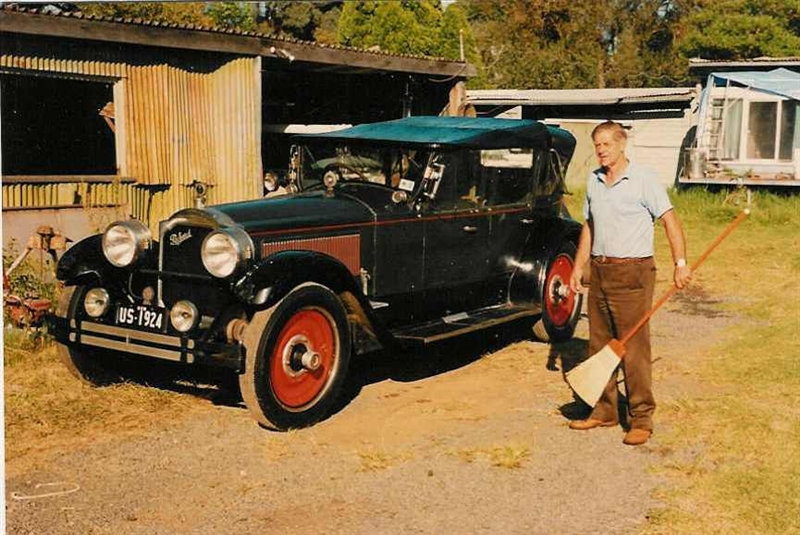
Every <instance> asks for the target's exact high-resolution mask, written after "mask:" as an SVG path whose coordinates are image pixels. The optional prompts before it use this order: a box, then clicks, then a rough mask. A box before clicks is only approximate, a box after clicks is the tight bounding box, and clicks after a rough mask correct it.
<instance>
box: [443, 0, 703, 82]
mask: <svg viewBox="0 0 800 535" xmlns="http://www.w3.org/2000/svg"><path fill="white" fill-rule="evenodd" d="M457 5H460V6H462V7H463V8H464V10H465V11H466V13H467V17H468V19H469V21H470V22H471V24H472V28H473V31H474V33H475V35H476V38H477V42H478V46H479V48H480V50H481V53H482V56H483V64H484V65H485V66H486V71H487V84H488V85H489V86H492V87H506V88H542V89H559V88H591V87H610V86H615V87H616V86H633V87H639V86H654V85H656V86H660V85H674V84H675V83H679V82H682V81H683V80H684V79H685V77H686V70H687V65H686V62H685V60H684V59H683V58H679V57H678V56H677V54H676V52H675V48H674V46H675V45H674V43H675V40H676V34H677V33H678V29H679V24H680V22H681V21H682V20H683V18H685V16H686V14H687V13H688V12H689V11H690V10H691V8H692V6H693V3H692V2H691V1H690V0H686V1H680V0H675V1H670V2H665V1H664V0H601V1H595V0H549V1H544V0H507V1H505V2H502V3H499V2H483V1H481V0H460V1H459V4H457Z"/></svg>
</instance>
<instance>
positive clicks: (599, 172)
mask: <svg viewBox="0 0 800 535" xmlns="http://www.w3.org/2000/svg"><path fill="white" fill-rule="evenodd" d="M633 167H634V163H633V162H632V161H629V162H628V167H626V168H625V174H623V175H622V176H621V177H620V179H619V180H617V181H616V182H614V186H616V185H617V184H619V183H620V182H622V181H623V180H627V179H629V178H631V175H632V174H633ZM594 176H596V177H597V180H599V181H600V182H602V183H603V184H605V183H606V171H605V167H598V168H597V169H595V170H594ZM614 186H612V187H614Z"/></svg>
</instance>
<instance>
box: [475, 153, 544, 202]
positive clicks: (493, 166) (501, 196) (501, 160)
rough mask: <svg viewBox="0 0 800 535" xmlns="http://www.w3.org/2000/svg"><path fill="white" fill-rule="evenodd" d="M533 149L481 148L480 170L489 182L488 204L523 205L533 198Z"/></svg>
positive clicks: (487, 182) (487, 183)
mask: <svg viewBox="0 0 800 535" xmlns="http://www.w3.org/2000/svg"><path fill="white" fill-rule="evenodd" d="M534 155H535V151H534V149H531V148H510V149H492V150H482V151H480V169H481V173H482V174H483V176H484V177H485V180H486V185H487V192H488V198H487V203H486V204H487V205H488V206H499V205H504V204H521V203H525V202H528V201H530V200H531V198H532V194H531V186H532V182H533V170H534V163H535V158H534Z"/></svg>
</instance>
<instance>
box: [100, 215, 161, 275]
mask: <svg viewBox="0 0 800 535" xmlns="http://www.w3.org/2000/svg"><path fill="white" fill-rule="evenodd" d="M150 240H151V234H150V229H149V228H147V227H146V226H144V224H143V223H141V222H139V221H136V220H134V219H132V220H130V221H118V222H117V223H112V224H111V225H110V226H109V227H108V229H106V231H105V233H104V234H103V254H104V255H105V256H106V258H107V259H108V261H109V262H111V264H112V265H114V266H116V267H128V266H130V265H131V264H133V263H134V262H135V261H136V260H137V259H138V258H139V257H140V256H141V254H142V253H143V252H144V251H145V250H146V249H147V248H149V247H150Z"/></svg>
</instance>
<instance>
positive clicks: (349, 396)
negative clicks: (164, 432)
mask: <svg viewBox="0 0 800 535" xmlns="http://www.w3.org/2000/svg"><path fill="white" fill-rule="evenodd" d="M532 325H533V323H532V322H531V320H530V319H526V320H520V321H517V322H514V323H511V324H506V325H503V326H499V327H496V328H492V329H487V330H485V331H480V332H476V333H471V334H468V335H464V336H460V337H458V338H454V339H451V340H444V341H442V342H438V343H436V344H433V345H431V346H427V347H420V348H414V349H409V350H398V351H379V352H376V353H370V354H367V355H358V356H354V357H353V359H352V360H351V362H350V371H349V373H348V376H347V380H346V382H345V385H344V387H343V391H342V393H341V395H340V396H339V398H338V399H337V401H336V404H335V405H334V407H333V409H332V411H331V413H330V414H331V415H333V414H336V413H338V412H339V411H341V410H343V409H344V408H345V407H347V406H348V405H349V404H350V402H352V401H353V400H354V399H355V398H356V397H358V395H359V394H360V392H361V390H362V389H363V388H364V387H365V386H368V385H370V384H374V383H379V382H382V381H386V380H392V381H397V382H403V383H412V382H415V381H420V380H423V379H427V378H430V377H435V376H437V375H441V374H444V373H447V372H451V371H453V370H457V369H460V368H464V367H466V366H469V365H471V364H472V363H474V362H476V361H478V360H480V359H481V358H482V357H484V356H486V355H489V354H491V353H494V352H496V351H499V350H501V349H502V348H504V347H506V346H508V345H511V344H513V343H517V342H522V341H525V340H530V339H532V338H533V334H532V329H531V327H532ZM587 347H588V341H587V340H584V339H580V338H574V339H572V340H569V341H567V342H563V343H557V344H550V352H549V354H548V358H547V362H546V364H545V366H546V368H547V369H548V370H550V371H551V372H561V374H562V377H563V376H564V374H565V373H566V372H567V371H569V370H570V369H572V368H573V367H575V366H576V365H577V364H578V363H580V362H581V361H582V360H584V359H585V358H586V350H587ZM122 376H123V378H124V380H127V381H133V382H136V383H138V384H142V385H146V386H148V387H153V388H159V389H163V390H169V391H172V392H177V393H181V394H188V395H192V396H196V397H199V398H203V399H208V400H209V401H211V402H212V403H213V404H214V405H220V406H226V407H239V408H242V409H246V407H245V406H244V403H243V402H242V397H241V393H240V392H239V385H238V378H237V376H236V374H235V373H232V372H228V371H225V370H222V371H221V370H216V369H210V368H202V367H189V368H187V367H186V366H180V365H175V364H174V363H170V362H160V361H159V362H155V363H154V362H153V361H152V360H151V359H146V361H142V362H141V365H140V364H139V362H138V361H137V360H136V359H132V360H131V361H130V362H129V363H128V364H127V365H126V367H125V369H124V370H123V372H122ZM568 405H575V407H574V408H570V407H567V406H564V407H566V408H565V409H564V410H562V413H563V414H564V416H565V417H567V418H570V419H575V418H583V417H585V414H584V413H586V412H587V411H588V406H587V405H585V404H584V403H583V402H581V401H580V400H579V399H578V398H576V400H575V401H574V402H573V403H571V404H568Z"/></svg>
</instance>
